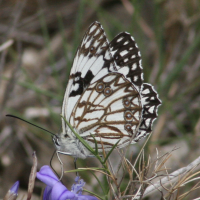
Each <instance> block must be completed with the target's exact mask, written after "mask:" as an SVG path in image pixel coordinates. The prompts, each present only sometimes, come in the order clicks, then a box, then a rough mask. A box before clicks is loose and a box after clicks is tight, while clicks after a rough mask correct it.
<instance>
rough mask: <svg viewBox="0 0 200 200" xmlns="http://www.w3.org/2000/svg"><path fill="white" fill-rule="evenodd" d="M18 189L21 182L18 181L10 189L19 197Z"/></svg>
mask: <svg viewBox="0 0 200 200" xmlns="http://www.w3.org/2000/svg"><path fill="white" fill-rule="evenodd" d="M18 188H19V181H16V182H15V183H14V184H13V186H12V187H11V188H10V192H11V193H13V194H15V195H17V192H18Z"/></svg>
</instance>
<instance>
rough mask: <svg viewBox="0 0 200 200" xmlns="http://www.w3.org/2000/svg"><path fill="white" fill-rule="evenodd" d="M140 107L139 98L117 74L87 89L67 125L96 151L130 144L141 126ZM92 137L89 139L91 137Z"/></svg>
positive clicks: (129, 84) (124, 79) (129, 83)
mask: <svg viewBox="0 0 200 200" xmlns="http://www.w3.org/2000/svg"><path fill="white" fill-rule="evenodd" d="M141 115H142V105H141V99H140V94H139V93H138V91H137V90H136V88H135V87H134V86H133V84H132V83H131V82H130V81H129V80H127V79H126V78H125V77H124V76H123V75H122V74H120V73H109V74H107V75H106V76H104V77H102V78H101V79H99V80H98V81H96V82H94V83H93V84H91V85H89V86H88V88H87V89H86V90H85V92H84V93H83V94H82V95H81V97H80V99H79V101H78V102H77V104H76V106H75V108H74V109H73V111H72V115H71V118H70V124H71V125H72V126H73V127H74V128H75V129H76V130H78V132H79V134H80V136H81V137H83V138H85V139H86V140H87V141H90V142H92V143H93V144H94V139H93V137H95V139H96V141H97V143H99V144H100V145H99V148H102V145H101V143H102V144H104V148H105V149H106V147H107V146H109V147H108V148H111V146H112V145H113V144H115V143H116V142H117V141H118V140H119V139H120V143H119V146H123V145H125V143H128V142H130V139H131V138H134V135H136V129H137V127H138V126H139V124H140V121H141ZM91 135H92V136H91Z"/></svg>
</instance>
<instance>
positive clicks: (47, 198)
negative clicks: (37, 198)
mask: <svg viewBox="0 0 200 200" xmlns="http://www.w3.org/2000/svg"><path fill="white" fill-rule="evenodd" d="M51 190H52V187H50V186H48V185H47V187H46V188H45V190H44V193H43V200H51Z"/></svg>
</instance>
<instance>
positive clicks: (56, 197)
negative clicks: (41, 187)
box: [51, 182, 75, 200]
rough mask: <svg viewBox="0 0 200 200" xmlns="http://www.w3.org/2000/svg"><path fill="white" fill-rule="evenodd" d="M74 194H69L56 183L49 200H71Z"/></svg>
mask: <svg viewBox="0 0 200 200" xmlns="http://www.w3.org/2000/svg"><path fill="white" fill-rule="evenodd" d="M74 197H75V194H74V193H73V192H70V191H69V190H68V189H67V188H66V187H65V186H64V185H63V184H62V183H61V182H57V183H56V184H55V185H54V186H53V188H52V191H51V199H53V200H66V199H73V198H74Z"/></svg>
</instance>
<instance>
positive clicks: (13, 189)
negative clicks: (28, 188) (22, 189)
mask: <svg viewBox="0 0 200 200" xmlns="http://www.w3.org/2000/svg"><path fill="white" fill-rule="evenodd" d="M18 188H19V181H16V182H15V183H14V184H13V186H12V187H11V188H10V190H8V192H7V193H6V196H5V197H4V199H12V200H15V199H17V195H18V194H17V192H18Z"/></svg>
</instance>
